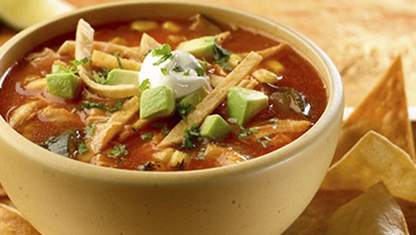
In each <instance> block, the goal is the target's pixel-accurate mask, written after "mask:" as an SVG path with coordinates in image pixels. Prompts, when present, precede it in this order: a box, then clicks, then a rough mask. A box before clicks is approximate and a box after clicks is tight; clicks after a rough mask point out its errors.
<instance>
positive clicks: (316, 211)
mask: <svg viewBox="0 0 416 235" xmlns="http://www.w3.org/2000/svg"><path fill="white" fill-rule="evenodd" d="M360 194H362V192H361V191H332V190H320V191H318V193H317V194H316V195H315V197H314V198H313V200H312V202H311V203H310V204H309V206H308V207H307V208H306V210H305V211H304V212H303V213H302V214H301V216H300V217H299V218H298V219H297V220H296V221H295V222H294V223H293V224H292V225H291V226H290V227H289V228H288V229H287V230H286V231H285V232H284V233H283V234H282V235H319V234H323V233H324V232H325V230H326V225H327V222H328V220H329V218H330V217H331V215H332V214H333V213H334V212H335V211H336V210H337V209H338V208H339V207H340V206H342V205H344V204H345V203H347V202H349V201H350V200H351V199H353V198H355V197H357V196H358V195H360Z"/></svg>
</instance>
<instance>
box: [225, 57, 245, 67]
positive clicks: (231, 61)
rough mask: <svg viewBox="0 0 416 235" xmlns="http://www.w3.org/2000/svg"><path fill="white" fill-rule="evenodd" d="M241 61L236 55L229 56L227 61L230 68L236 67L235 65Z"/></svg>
mask: <svg viewBox="0 0 416 235" xmlns="http://www.w3.org/2000/svg"><path fill="white" fill-rule="evenodd" d="M242 60H243V58H241V56H239V55H237V54H231V55H230V58H229V59H228V65H229V66H230V67H231V68H235V67H237V65H238V64H239V63H240V62H241V61H242Z"/></svg>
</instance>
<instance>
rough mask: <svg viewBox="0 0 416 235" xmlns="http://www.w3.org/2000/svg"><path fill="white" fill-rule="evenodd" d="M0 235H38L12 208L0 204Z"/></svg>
mask: <svg viewBox="0 0 416 235" xmlns="http://www.w3.org/2000/svg"><path fill="white" fill-rule="evenodd" d="M0 234H2V235H15V234H25V235H40V233H39V232H38V231H36V229H35V228H34V227H33V226H32V225H30V224H29V222H27V221H26V220H25V219H24V218H23V217H22V216H21V214H20V213H19V212H18V211H17V210H16V209H14V208H13V207H10V206H7V205H4V204H0Z"/></svg>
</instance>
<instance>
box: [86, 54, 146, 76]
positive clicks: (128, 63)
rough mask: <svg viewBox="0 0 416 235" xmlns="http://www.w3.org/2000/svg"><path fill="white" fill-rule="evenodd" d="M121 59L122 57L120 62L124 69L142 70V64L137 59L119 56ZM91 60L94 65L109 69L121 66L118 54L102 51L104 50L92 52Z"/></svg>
mask: <svg viewBox="0 0 416 235" xmlns="http://www.w3.org/2000/svg"><path fill="white" fill-rule="evenodd" d="M119 59H120V64H121V66H122V68H123V69H127V70H134V71H140V69H141V67H142V64H141V63H140V62H137V61H135V60H130V59H124V58H119ZM91 62H92V64H93V65H95V66H97V67H100V68H106V69H109V70H111V69H118V68H120V64H119V61H118V60H117V57H116V56H114V55H111V54H108V53H105V52H102V51H97V50H94V51H93V52H92V57H91Z"/></svg>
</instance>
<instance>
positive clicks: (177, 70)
mask: <svg viewBox="0 0 416 235" xmlns="http://www.w3.org/2000/svg"><path fill="white" fill-rule="evenodd" d="M172 70H173V71H175V72H177V73H179V72H183V71H185V69H183V67H182V66H180V65H178V66H176V67H174V68H173V69H172Z"/></svg>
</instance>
